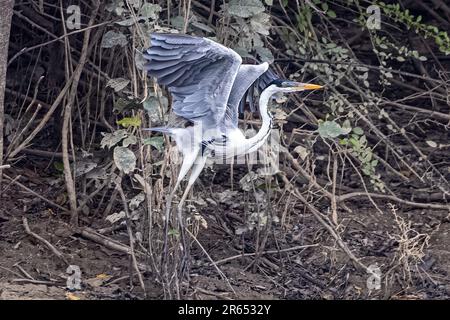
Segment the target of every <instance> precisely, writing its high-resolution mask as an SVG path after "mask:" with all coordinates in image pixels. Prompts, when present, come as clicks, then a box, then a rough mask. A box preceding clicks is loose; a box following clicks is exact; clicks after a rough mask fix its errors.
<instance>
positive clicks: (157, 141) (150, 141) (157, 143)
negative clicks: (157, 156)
mask: <svg viewBox="0 0 450 320" xmlns="http://www.w3.org/2000/svg"><path fill="white" fill-rule="evenodd" d="M144 145H151V146H152V147H155V148H156V150H158V151H160V152H161V151H163V150H164V137H162V136H156V137H151V138H146V139H144Z"/></svg>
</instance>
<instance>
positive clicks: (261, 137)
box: [247, 89, 274, 152]
mask: <svg viewBox="0 0 450 320" xmlns="http://www.w3.org/2000/svg"><path fill="white" fill-rule="evenodd" d="M273 94H274V92H273V91H272V90H270V89H266V90H264V91H263V92H262V93H261V95H260V97H259V112H260V114H261V120H262V125H261V128H260V129H259V131H258V133H257V134H256V135H255V136H253V137H251V138H249V139H247V143H248V146H249V148H250V149H249V150H248V152H253V151H255V150H256V149H258V148H259V147H260V146H261V145H263V144H264V142H265V141H266V140H267V138H268V137H269V134H270V131H271V130H272V121H273V120H272V115H271V114H270V112H269V110H268V105H269V99H270V97H271V96H272V95H273Z"/></svg>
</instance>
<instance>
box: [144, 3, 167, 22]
mask: <svg viewBox="0 0 450 320" xmlns="http://www.w3.org/2000/svg"><path fill="white" fill-rule="evenodd" d="M161 11H162V8H161V6H160V5H159V4H152V3H144V4H143V5H142V7H141V10H140V12H139V13H140V15H141V16H142V17H145V18H150V19H152V20H156V19H158V16H159V13H160V12H161Z"/></svg>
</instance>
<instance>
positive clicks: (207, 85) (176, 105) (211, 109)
mask: <svg viewBox="0 0 450 320" xmlns="http://www.w3.org/2000/svg"><path fill="white" fill-rule="evenodd" d="M150 40H151V45H152V46H151V47H150V48H149V49H147V50H146V51H145V52H144V58H146V59H147V60H148V63H147V64H146V65H145V69H146V70H148V74H149V75H151V76H153V77H155V78H156V79H157V80H158V83H160V84H162V85H166V86H167V87H168V88H169V90H170V92H171V94H172V98H173V111H174V112H175V114H177V115H179V116H181V117H183V118H186V119H188V120H191V121H194V122H203V123H204V124H208V125H213V124H217V123H219V122H220V121H222V120H223V117H224V115H225V110H226V103H227V101H228V97H229V95H230V91H231V88H232V85H233V82H234V80H235V77H236V74H237V72H238V69H239V66H240V65H241V62H242V59H241V57H240V56H239V55H238V54H237V53H236V52H235V51H233V50H231V49H228V48H226V47H224V46H222V45H220V44H218V43H216V42H214V41H211V40H209V39H206V38H199V37H192V36H187V35H179V34H162V33H153V34H151V36H150Z"/></svg>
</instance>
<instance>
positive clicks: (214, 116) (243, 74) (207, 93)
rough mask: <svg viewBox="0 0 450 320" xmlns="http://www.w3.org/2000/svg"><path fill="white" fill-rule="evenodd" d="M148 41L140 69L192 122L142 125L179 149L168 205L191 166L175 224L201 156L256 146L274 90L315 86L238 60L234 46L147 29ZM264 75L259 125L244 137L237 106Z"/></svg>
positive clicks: (266, 130)
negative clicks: (174, 125)
mask: <svg viewBox="0 0 450 320" xmlns="http://www.w3.org/2000/svg"><path fill="white" fill-rule="evenodd" d="M151 44H152V46H151V47H150V48H149V49H148V50H146V52H144V57H145V58H146V59H148V61H149V62H148V63H147V64H146V65H145V69H147V70H148V74H149V75H151V76H153V77H155V78H156V79H157V80H158V83H160V84H162V85H166V86H167V87H168V88H169V90H170V92H171V95H172V109H173V111H174V113H175V114H177V115H178V116H181V117H183V118H185V119H187V120H189V121H190V122H192V124H193V125H192V126H190V127H187V128H167V127H164V128H161V127H160V128H150V129H148V130H152V131H157V132H162V133H165V134H169V135H170V136H172V137H173V138H174V140H175V141H176V144H177V146H178V148H179V150H180V151H181V153H182V154H183V163H182V165H181V168H180V173H179V175H178V179H177V183H176V185H175V188H174V190H173V191H172V193H171V195H170V196H169V199H168V207H170V203H171V201H172V197H173V195H174V192H175V190H176V189H177V187H178V186H179V184H180V182H181V181H182V179H183V178H184V177H185V176H186V174H187V173H188V172H189V170H191V174H190V176H189V180H188V184H187V187H186V189H185V191H184V194H183V197H182V199H181V201H180V203H179V205H178V209H179V211H178V212H179V220H180V223H181V208H182V204H183V202H184V200H185V199H186V197H187V194H188V192H189V190H190V188H191V186H192V185H193V183H194V182H195V180H196V179H197V177H198V175H199V174H200V172H201V171H202V169H203V167H204V165H205V162H206V159H207V158H217V159H219V158H221V159H229V158H232V157H234V156H239V155H244V154H248V153H250V152H253V151H256V150H257V149H258V148H259V147H260V146H261V145H263V144H264V142H265V141H266V140H267V138H268V136H269V134H270V131H271V129H272V117H271V115H270V113H269V111H268V110H267V107H268V103H269V99H270V98H271V97H272V96H273V95H274V94H275V93H277V92H295V91H302V90H312V89H319V88H320V86H318V85H310V84H304V83H298V82H293V81H288V80H279V79H277V78H276V77H274V76H273V75H274V74H273V73H270V70H269V71H268V67H269V65H268V64H267V63H262V64H259V65H249V64H242V59H241V57H240V56H239V55H238V54H237V53H236V52H235V51H233V50H231V49H229V48H226V47H224V46H222V45H220V44H218V43H216V42H214V41H212V40H209V39H206V38H199V37H192V36H187V35H179V34H152V35H151ZM264 76H266V79H265V83H264V82H262V83H263V85H264V88H262V89H264V90H263V91H262V92H261V93H260V95H259V111H260V116H261V120H262V125H261V128H260V130H259V132H258V133H257V134H256V135H255V136H253V137H251V138H245V136H244V135H243V134H242V132H241V131H240V129H239V128H238V107H239V104H240V102H241V101H242V100H243V97H244V96H245V93H246V92H247V91H248V89H249V88H250V87H251V86H252V85H253V84H254V83H255V81H257V80H258V79H262V78H264ZM267 76H269V77H267ZM267 78H269V80H267ZM244 102H245V99H244ZM168 210H169V209H168ZM167 214H168V211H167Z"/></svg>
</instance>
